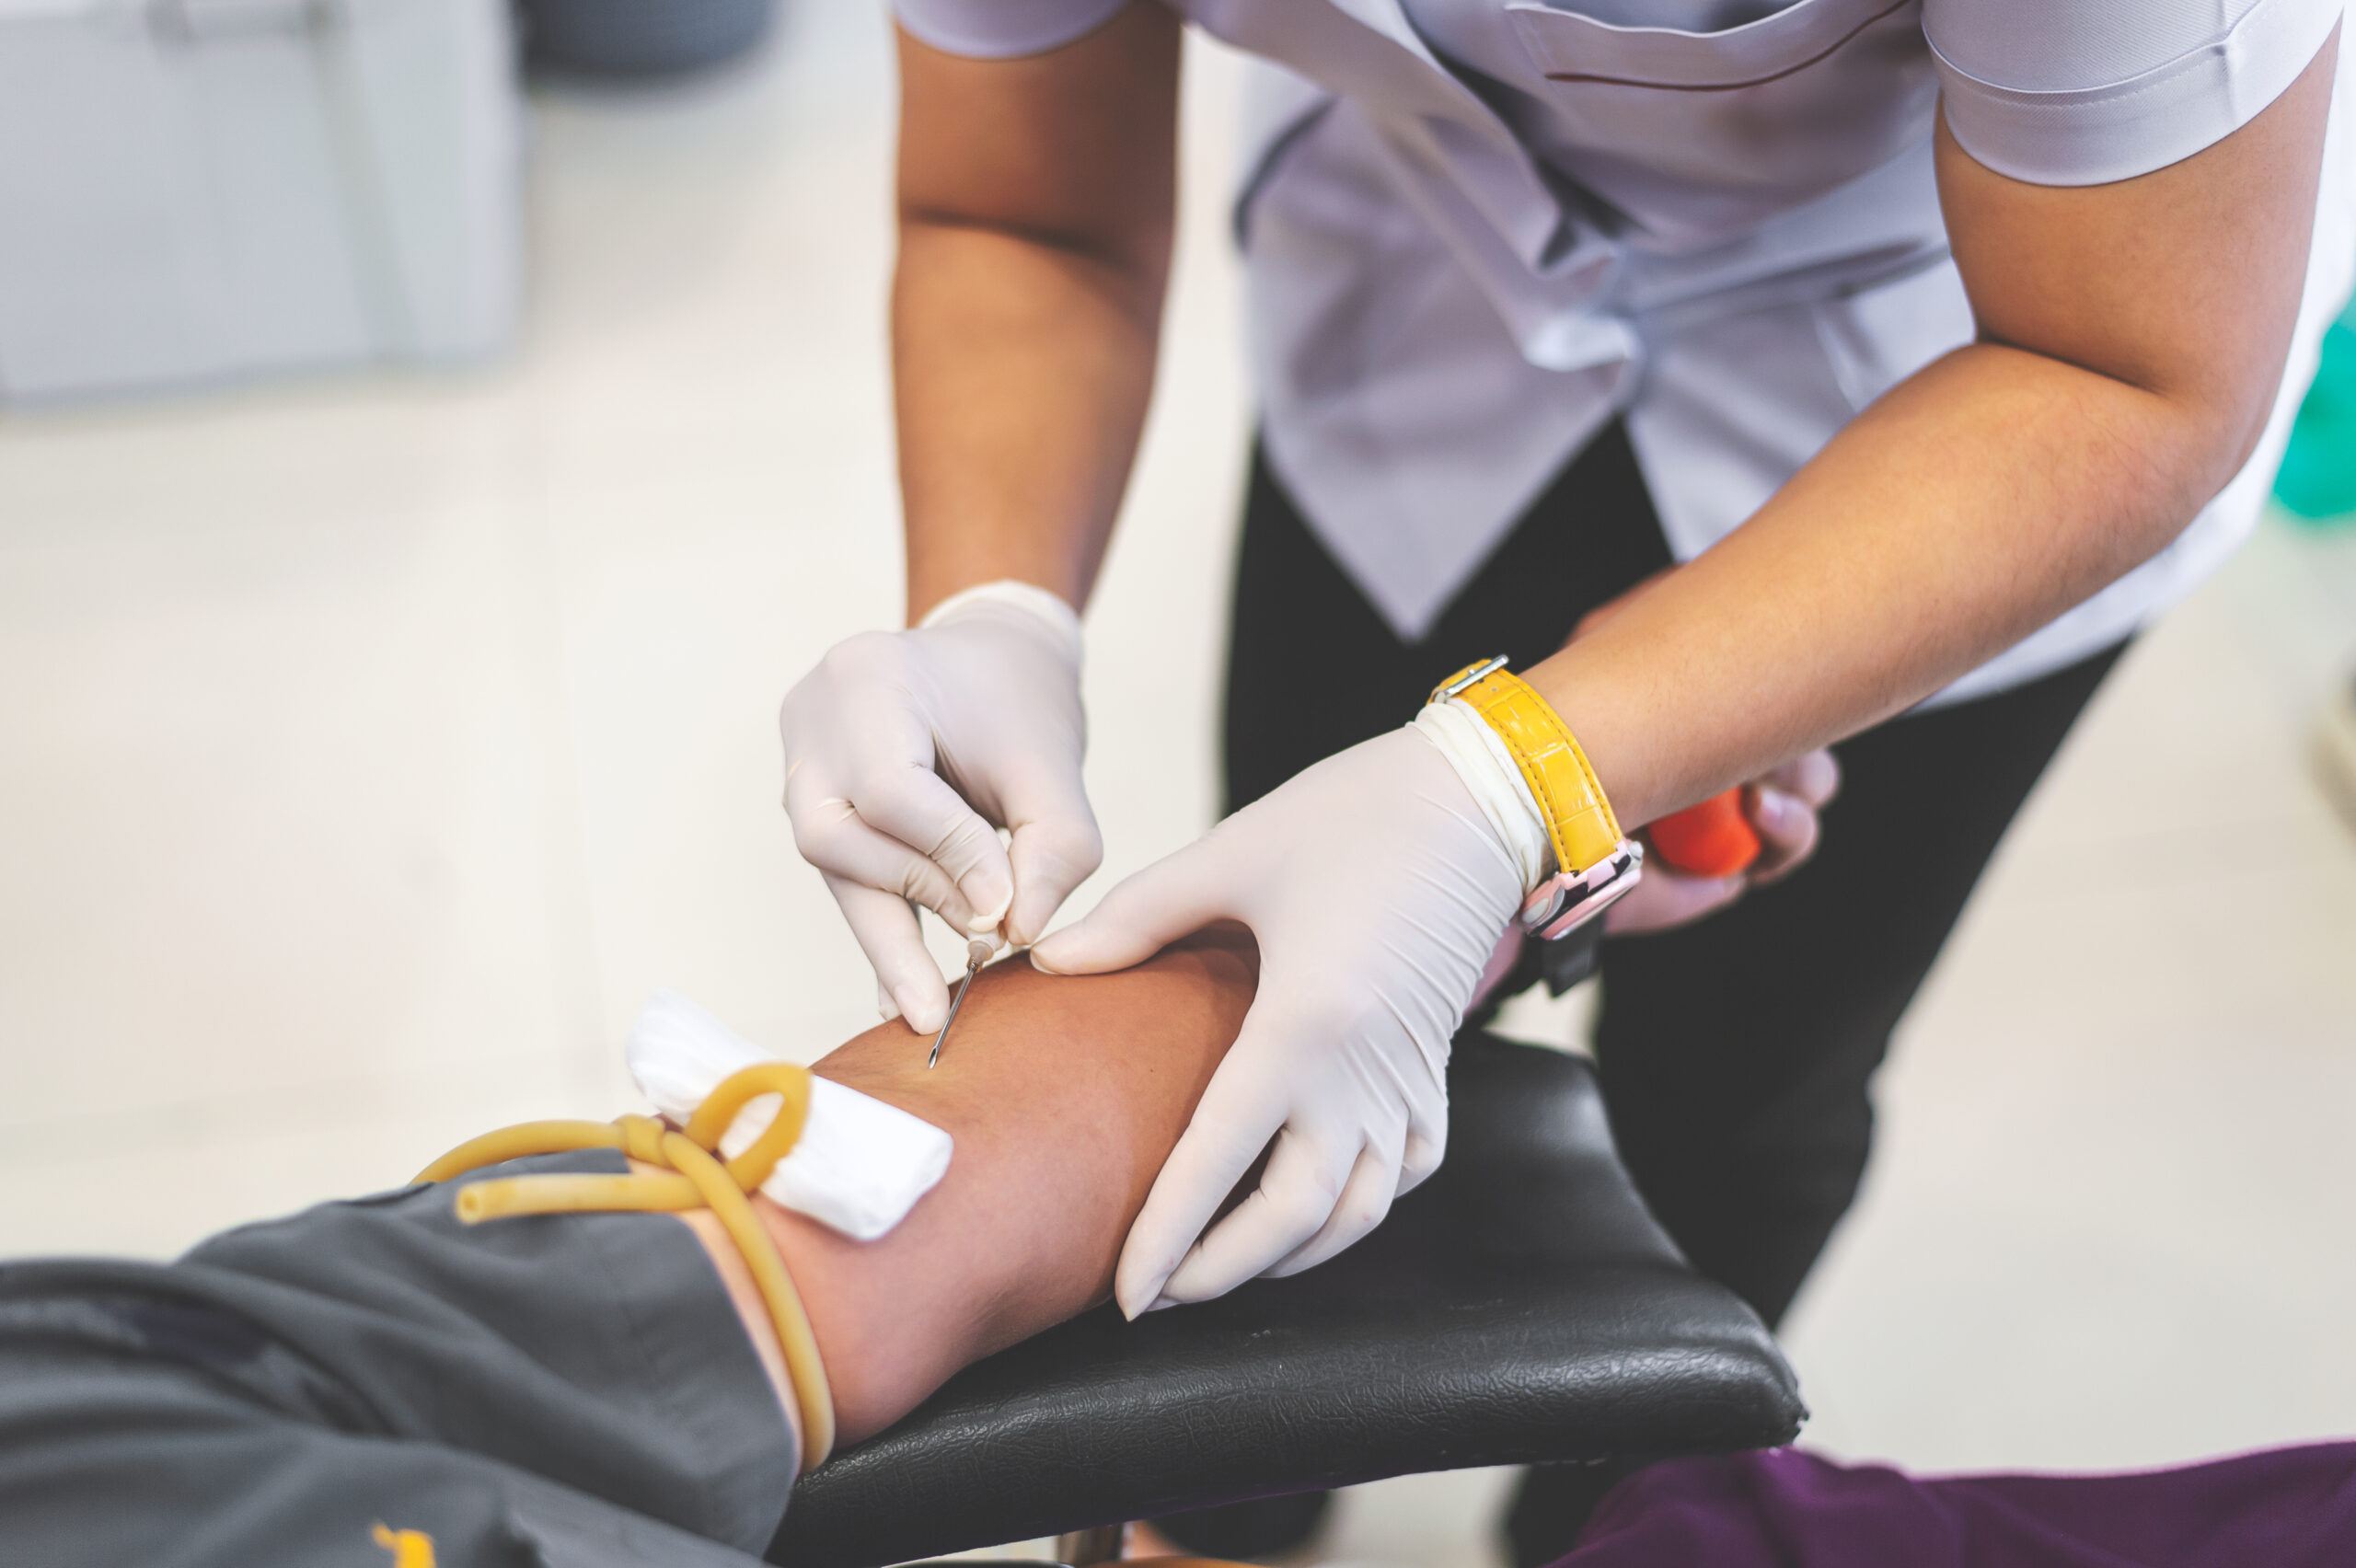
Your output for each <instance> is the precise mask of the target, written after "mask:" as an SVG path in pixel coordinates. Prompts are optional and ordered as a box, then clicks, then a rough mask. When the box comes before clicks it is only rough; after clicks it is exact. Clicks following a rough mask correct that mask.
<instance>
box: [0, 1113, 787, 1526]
mask: <svg viewBox="0 0 2356 1568" xmlns="http://www.w3.org/2000/svg"><path fill="white" fill-rule="evenodd" d="M624 1168H625V1166H624V1163H623V1161H622V1159H621V1157H620V1156H619V1155H618V1154H610V1153H606V1152H602V1151H600V1152H595V1153H587V1154H573V1155H560V1156H549V1157H544V1158H540V1159H529V1160H519V1161H515V1162H514V1163H513V1164H512V1165H509V1166H505V1167H498V1168H495V1170H499V1171H503V1172H507V1173H513V1172H514V1171H516V1170H622V1169H624ZM484 1174H491V1172H484ZM471 1179H472V1178H462V1179H461V1182H463V1181H465V1180H471ZM458 1184H459V1183H445V1184H443V1185H440V1186H422V1185H420V1186H412V1187H408V1188H404V1189H402V1190H401V1191H398V1192H394V1193H383V1194H380V1195H378V1196H375V1197H371V1198H362V1199H359V1200H357V1201H354V1202H351V1203H336V1204H323V1205H320V1206H318V1207H317V1208H314V1209H309V1210H306V1211H305V1212H304V1213H301V1214H298V1215H295V1216H293V1217H291V1218H287V1219H282V1220H273V1221H270V1222H267V1223H264V1224H260V1225H249V1226H246V1227H243V1228H238V1229H236V1230H232V1231H228V1232H225V1234H223V1235H220V1236H216V1237H214V1238H213V1239H211V1240H209V1241H206V1242H204V1243H202V1245H200V1246H199V1247H197V1248H196V1249H195V1250H194V1251H191V1252H190V1253H189V1254H188V1255H187V1256H186V1257H184V1258H182V1259H180V1260H179V1262H176V1263H172V1264H170V1265H168V1266H163V1265H156V1264H149V1263H133V1262H104V1261H87V1262H85V1261H77V1260H64V1261H56V1262H49V1261H43V1262H24V1263H12V1264H8V1265H6V1266H5V1267H0V1541H5V1542H6V1547H5V1550H0V1559H5V1560H6V1562H7V1563H8V1564H9V1565H10V1568H84V1565H98V1564H107V1565H112V1564H133V1563H135V1564H141V1565H148V1568H167V1565H169V1568H214V1565H216V1564H217V1565H218V1568H254V1565H255V1564H262V1563H271V1564H278V1563H286V1564H293V1563H302V1564H306V1565H307V1564H321V1565H335V1564H346V1563H348V1564H352V1568H394V1565H395V1562H396V1559H395V1556H394V1554H393V1553H392V1552H391V1551H388V1549H387V1547H386V1546H384V1545H382V1544H380V1543H379V1541H378V1539H377V1527H379V1526H383V1527H386V1528H387V1529H389V1530H395V1531H398V1530H415V1531H422V1532H423V1533H424V1535H426V1536H427V1537H429V1538H430V1539H432V1541H433V1548H434V1556H433V1562H434V1563H435V1564H436V1568H474V1565H476V1564H501V1565H505V1564H515V1565H517V1568H525V1565H534V1568H574V1565H579V1568H618V1565H621V1564H631V1565H636V1564H648V1565H652V1564H656V1563H660V1564H663V1565H664V1568H692V1565H698V1564H710V1565H714V1568H718V1565H721V1564H726V1565H729V1568H751V1565H752V1564H755V1563H756V1562H758V1560H759V1553H760V1551H762V1549H763V1548H764V1547H765V1546H766V1545H767V1544H768V1539H769V1538H770V1536H771V1535H772V1534H773V1533H774V1532H775V1530H776V1528H777V1526H778V1523H779V1520H780V1518H781V1517H782V1516H783V1514H784V1509H785V1500H786V1497H787V1495H788V1493H790V1492H791V1489H792V1484H793V1474H794V1454H793V1446H792V1439H791V1433H790V1431H789V1429H788V1428H787V1426H786V1424H785V1421H784V1417H783V1415H782V1414H781V1412H780V1411H779V1408H778V1403H777V1399H776V1396H775V1394H774V1393H773V1392H772V1391H771V1389H770V1387H769V1383H768V1378H767V1377H766V1376H765V1375H764V1373H763V1372H762V1369H761V1366H760V1363H759V1361H758V1359H757V1358H756V1356H755V1355H754V1352H753V1349H752V1346H751V1344H750V1343H749V1342H748V1341H747V1340H746V1338H745V1331H744V1327H743V1325H742V1323H741V1322H740V1321H739V1320H738V1319H737V1317H736V1313H735V1310H734V1309H733V1306H732V1305H731V1304H730V1301H729V1298H728V1296H727V1294H726V1292H725V1290H724V1289H723V1287H722V1285H721V1283H720V1279H719V1276H718V1274H717V1273H716V1272H715V1271H714V1270H713V1268H712V1266H711V1262H710V1259H709V1258H708V1257H706V1256H705V1254H704V1252H703V1250H702V1248H701V1247H699V1245H698V1244H697V1242H696V1240H695V1238H694V1237H693V1236H692V1235H690V1234H689V1233H688V1231H687V1228H685V1227H683V1226H681V1225H679V1224H677V1223H676V1221H674V1220H672V1219H670V1218H668V1217H666V1216H658V1215H566V1216H548V1217H541V1218H522V1219H505V1220H498V1221H493V1222H491V1223H489V1224H485V1225H480V1226H471V1227H470V1226H464V1225H461V1224H459V1223H458V1221H457V1219H456V1216H455V1215H454V1214H453V1213H452V1208H451V1194H452V1193H454V1192H455V1191H456V1186H457V1185H458ZM402 1568H406V1564H403V1565H402Z"/></svg>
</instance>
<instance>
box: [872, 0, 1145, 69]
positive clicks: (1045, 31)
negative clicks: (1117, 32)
mask: <svg viewBox="0 0 2356 1568" xmlns="http://www.w3.org/2000/svg"><path fill="white" fill-rule="evenodd" d="M1127 3H1128V0H893V4H892V10H893V13H894V15H895V16H897V17H899V19H900V25H901V26H902V27H904V28H906V29H908V31H909V32H911V33H913V34H914V35H916V37H918V39H921V40H923V41H925V42H926V43H929V44H930V45H931V46H932V47H933V48H935V49H938V50H941V52H944V53H948V54H963V55H967V56H970V57H971V58H974V59H976V60H1011V59H1013V58H1015V57H1016V56H1018V55H1023V54H1045V52H1047V51H1049V50H1051V49H1060V48H1062V47H1063V46H1064V45H1065V44H1067V43H1070V42H1072V41H1073V40H1076V39H1080V38H1085V37H1086V36H1088V34H1090V33H1091V32H1094V31H1095V30H1096V29H1098V28H1101V27H1103V25H1104V24H1105V23H1106V22H1109V21H1111V20H1112V19H1113V17H1114V14H1115V13H1117V12H1118V11H1119V10H1120V9H1121V7H1122V6H1125V5H1126V4H1127Z"/></svg>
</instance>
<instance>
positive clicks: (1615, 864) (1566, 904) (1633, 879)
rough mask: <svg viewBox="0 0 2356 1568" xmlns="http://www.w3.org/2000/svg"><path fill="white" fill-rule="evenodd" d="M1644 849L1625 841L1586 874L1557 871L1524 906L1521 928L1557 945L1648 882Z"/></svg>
mask: <svg viewBox="0 0 2356 1568" xmlns="http://www.w3.org/2000/svg"><path fill="white" fill-rule="evenodd" d="M1644 875H1645V850H1644V846H1642V845H1640V844H1637V843H1636V842H1634V840H1632V839H1626V838H1623V839H1622V840H1621V841H1620V843H1619V845H1618V846H1617V847H1615V848H1613V850H1612V851H1611V854H1609V855H1607V856H1605V857H1604V858H1603V859H1600V860H1598V861H1597V862H1596V863H1595V864H1594V865H1592V866H1589V867H1588V869H1587V870H1584V871H1557V872H1556V873H1555V874H1554V875H1553V876H1552V877H1550V878H1548V879H1547V880H1546V881H1545V882H1541V883H1540V884H1539V885H1538V890H1537V891H1536V892H1535V893H1532V894H1530V896H1529V897H1528V898H1527V899H1525V900H1524V901H1523V902H1522V905H1521V928H1522V929H1523V930H1525V931H1528V932H1529V933H1530V935H1531V936H1533V937H1537V938H1539V939H1541V940H1545V941H1553V940H1555V939H1556V938H1558V937H1565V936H1568V935H1570V933H1571V932H1573V931H1576V930H1577V929H1578V928H1580V927H1581V926H1584V925H1586V924H1587V923H1588V921H1589V920H1592V919H1594V918H1595V917H1597V916H1599V915H1600V914H1602V913H1603V912H1604V911H1605V910H1606V909H1609V908H1611V905H1614V904H1617V903H1618V902H1619V901H1620V900H1621V899H1623V898H1625V897H1626V896H1627V895H1628V894H1629V892H1630V891H1631V890H1633V889H1634V887H1635V885H1636V884H1637V883H1638V882H1641V881H1643V880H1644Z"/></svg>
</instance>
